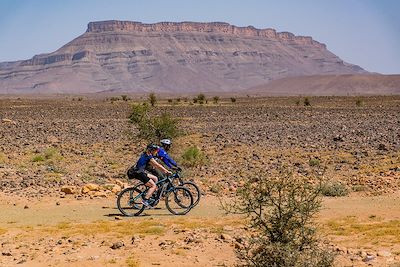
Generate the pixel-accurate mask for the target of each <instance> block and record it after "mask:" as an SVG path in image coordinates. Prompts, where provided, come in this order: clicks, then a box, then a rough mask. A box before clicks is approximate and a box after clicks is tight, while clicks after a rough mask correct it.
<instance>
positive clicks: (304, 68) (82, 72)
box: [0, 21, 366, 93]
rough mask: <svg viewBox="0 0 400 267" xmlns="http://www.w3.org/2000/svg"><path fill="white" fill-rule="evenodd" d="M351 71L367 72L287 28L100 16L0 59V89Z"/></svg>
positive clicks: (127, 86) (242, 84)
mask: <svg viewBox="0 0 400 267" xmlns="http://www.w3.org/2000/svg"><path fill="white" fill-rule="evenodd" d="M355 73H366V72H365V71H364V70H363V69H361V68H360V67H358V66H355V65H351V64H348V63H345V62H343V61H342V60H341V59H340V58H338V57H337V56H335V55H334V54H332V53H331V52H329V51H328V50H327V49H326V47H325V45H324V44H321V43H319V42H317V41H315V40H313V39H312V38H311V37H304V36H295V35H294V34H292V33H289V32H281V33H277V32H276V31H275V30H274V29H256V28H254V27H252V26H249V27H236V26H233V25H230V24H227V23H222V22H214V23H195V22H181V23H173V22H161V23H155V24H143V23H140V22H130V21H103V22H90V23H89V24H88V28H87V31H86V32H85V33H84V34H82V35H81V36H79V37H78V38H76V39H74V40H72V41H71V42H69V43H68V44H66V45H64V46H63V47H61V48H60V49H58V50H57V51H55V52H53V53H49V54H41V55H36V56H34V57H33V58H31V59H29V60H23V61H16V62H4V63H0V93H95V92H117V93H119V92H121V93H122V92H131V93H144V92H150V91H152V92H157V93H163V92H165V93H181V92H186V93H196V92H224V91H225V92H226V91H237V90H242V89H246V88H249V87H252V86H256V85H259V84H265V83H268V82H269V81H271V80H275V79H279V78H284V77H292V76H301V75H315V74H355Z"/></svg>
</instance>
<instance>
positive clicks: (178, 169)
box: [172, 166, 182, 172]
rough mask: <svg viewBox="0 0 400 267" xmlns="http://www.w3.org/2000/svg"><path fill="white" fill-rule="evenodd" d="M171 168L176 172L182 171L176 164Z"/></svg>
mask: <svg viewBox="0 0 400 267" xmlns="http://www.w3.org/2000/svg"><path fill="white" fill-rule="evenodd" d="M172 169H173V170H174V171H178V172H180V171H182V169H181V168H180V167H178V166H176V167H173V168H172Z"/></svg>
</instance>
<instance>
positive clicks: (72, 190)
mask: <svg viewBox="0 0 400 267" xmlns="http://www.w3.org/2000/svg"><path fill="white" fill-rule="evenodd" d="M61 192H63V193H65V194H67V195H71V194H75V193H76V187H75V186H69V185H66V186H63V187H61Z"/></svg>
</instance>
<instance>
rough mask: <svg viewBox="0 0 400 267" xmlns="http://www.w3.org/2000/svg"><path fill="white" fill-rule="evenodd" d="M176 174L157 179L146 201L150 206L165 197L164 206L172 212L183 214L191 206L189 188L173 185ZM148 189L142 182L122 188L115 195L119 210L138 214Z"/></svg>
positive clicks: (142, 206) (142, 209)
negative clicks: (153, 189) (151, 193)
mask: <svg viewBox="0 0 400 267" xmlns="http://www.w3.org/2000/svg"><path fill="white" fill-rule="evenodd" d="M177 175H178V174H177V173H175V174H173V175H171V176H168V177H166V178H163V179H161V180H160V181H158V182H157V183H156V185H157V187H158V190H157V191H156V192H154V193H153V195H152V196H151V197H150V198H149V200H148V202H149V204H150V205H151V206H152V207H155V206H156V205H157V204H158V203H159V202H160V200H161V199H162V198H163V197H165V206H166V207H167V209H168V210H169V211H170V212H171V213H172V214H174V215H185V214H187V213H188V212H189V211H190V210H191V209H192V207H193V196H192V194H191V193H190V191H189V189H187V188H185V187H182V186H175V185H174V184H173V183H172V180H173V179H174V178H176V176H177ZM148 190H149V189H148V187H147V186H146V185H145V184H143V183H140V184H138V185H136V186H133V187H128V188H125V189H124V190H122V191H121V192H120V193H119V194H118V197H117V207H118V209H119V211H120V212H121V213H122V214H124V215H125V216H129V217H132V216H138V215H140V214H141V213H142V212H143V211H144V209H145V206H144V205H143V203H142V199H143V198H144V197H145V196H146V194H147V191H148Z"/></svg>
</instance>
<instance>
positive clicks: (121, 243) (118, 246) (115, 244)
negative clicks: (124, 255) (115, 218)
mask: <svg viewBox="0 0 400 267" xmlns="http://www.w3.org/2000/svg"><path fill="white" fill-rule="evenodd" d="M123 246H125V245H124V243H123V242H122V241H118V242H115V243H113V244H112V246H111V247H110V248H112V249H120V248H122V247H123Z"/></svg>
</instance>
